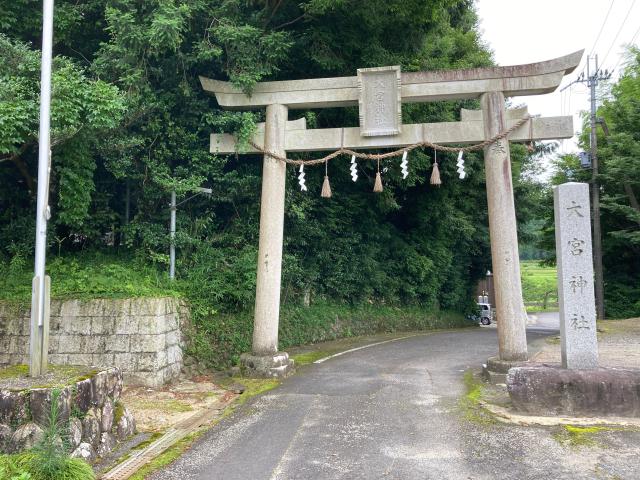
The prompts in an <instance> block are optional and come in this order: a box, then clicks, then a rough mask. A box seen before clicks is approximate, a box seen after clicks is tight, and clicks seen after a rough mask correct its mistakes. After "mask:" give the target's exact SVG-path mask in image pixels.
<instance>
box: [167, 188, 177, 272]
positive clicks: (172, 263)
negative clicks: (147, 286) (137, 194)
mask: <svg viewBox="0 0 640 480" xmlns="http://www.w3.org/2000/svg"><path fill="white" fill-rule="evenodd" d="M176 209H177V206H176V192H175V190H174V191H173V192H171V226H170V232H171V233H170V242H171V243H170V245H169V278H170V279H171V280H173V279H174V278H176V244H175V240H176Z"/></svg>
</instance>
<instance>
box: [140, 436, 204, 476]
mask: <svg viewBox="0 0 640 480" xmlns="http://www.w3.org/2000/svg"><path fill="white" fill-rule="evenodd" d="M204 432H205V430H198V431H197V432H193V433H190V434H189V435H187V436H186V437H184V438H183V439H181V440H178V442H176V443H175V444H174V445H173V446H172V447H169V448H168V449H167V450H165V451H164V452H162V453H161V454H160V455H158V456H157V457H156V458H154V459H153V460H151V461H150V462H149V463H147V464H146V465H145V466H144V467H142V468H141V469H140V470H138V471H137V472H136V473H134V474H133V475H132V476H131V477H129V479H130V480H144V479H145V478H146V477H147V476H148V475H150V474H152V473H153V472H155V471H156V470H159V469H161V468H163V467H166V466H167V465H169V464H170V463H173V462H174V461H176V460H177V459H178V458H179V457H180V456H181V455H182V454H183V453H184V452H186V451H187V450H188V449H189V447H191V445H192V444H193V442H195V441H196V440H197V439H198V438H200V437H201V436H202V434H203V433H204Z"/></svg>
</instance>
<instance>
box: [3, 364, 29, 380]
mask: <svg viewBox="0 0 640 480" xmlns="http://www.w3.org/2000/svg"><path fill="white" fill-rule="evenodd" d="M27 375H29V365H11V366H10V367H4V368H2V369H0V380H4V379H6V378H22V377H26V376H27Z"/></svg>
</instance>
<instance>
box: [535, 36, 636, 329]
mask: <svg viewBox="0 0 640 480" xmlns="http://www.w3.org/2000/svg"><path fill="white" fill-rule="evenodd" d="M598 117H601V118H603V119H604V120H605V122H606V125H607V128H608V131H609V134H608V135H605V132H604V131H603V130H602V129H600V128H598V132H597V135H598V151H599V155H598V158H599V161H600V165H599V173H600V175H599V177H598V182H599V183H600V186H601V224H602V243H603V264H604V280H605V310H606V315H607V317H613V318H627V317H637V316H640V205H639V202H638V195H640V162H639V161H638V158H640V51H639V50H638V49H637V48H631V49H630V50H629V53H628V59H627V66H626V68H625V70H624V73H623V75H622V76H621V78H620V80H619V81H618V82H617V83H616V84H615V85H612V86H611V92H610V94H609V95H608V96H607V97H606V98H605V100H604V102H603V104H602V106H601V107H599V108H598ZM590 131H591V129H590V127H589V123H588V118H585V123H584V126H583V129H582V133H581V136H580V142H581V145H582V147H583V148H584V149H585V150H588V148H589V134H590ZM555 167H556V168H555V171H556V173H555V175H554V177H553V178H552V182H551V183H552V184H554V185H557V184H560V183H563V182H567V181H578V182H589V181H590V180H591V170H585V169H583V168H581V167H580V162H579V160H578V158H577V157H576V156H573V155H567V156H562V157H560V158H558V160H557V161H556V162H555ZM552 202H553V200H552V194H551V192H548V196H547V200H546V202H545V204H546V206H547V209H546V211H547V212H550V213H552V208H551V206H552ZM548 215H549V213H547V216H548ZM552 234H553V219H552V218H550V217H548V219H547V226H546V237H545V238H544V239H543V245H542V246H543V247H546V248H547V249H549V250H553V236H552Z"/></svg>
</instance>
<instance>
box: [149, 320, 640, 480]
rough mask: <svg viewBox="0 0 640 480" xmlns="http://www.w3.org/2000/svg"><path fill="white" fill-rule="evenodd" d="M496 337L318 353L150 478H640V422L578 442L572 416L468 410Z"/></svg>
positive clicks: (470, 334)
mask: <svg viewBox="0 0 640 480" xmlns="http://www.w3.org/2000/svg"><path fill="white" fill-rule="evenodd" d="M545 335H548V333H547V334H545V333H541V332H539V331H531V332H529V340H530V342H532V344H540V343H542V344H544V337H545ZM496 342H497V339H496V336H495V330H494V329H489V328H482V329H480V328H478V329H473V330H467V331H461V332H455V333H451V332H446V333H436V334H432V335H425V336H418V337H412V338H408V339H404V340H399V341H396V342H391V343H386V344H382V345H378V346H374V347H371V348H366V349H362V350H358V351H355V352H352V353H349V354H346V355H342V356H340V357H336V358H333V359H330V360H328V361H326V362H324V363H321V364H316V365H310V366H309V367H307V368H304V369H302V371H301V372H300V373H298V374H297V375H295V376H293V377H291V378H289V379H288V380H287V381H285V382H284V383H283V384H282V386H281V387H279V388H277V389H276V390H273V391H271V392H269V393H267V394H265V395H263V396H260V397H258V398H256V399H254V400H253V401H250V402H248V403H247V404H246V405H245V406H244V407H243V408H241V409H239V410H238V411H237V413H236V414H234V415H232V416H231V417H229V418H227V419H225V420H223V421H222V422H221V423H219V424H218V425H216V426H215V427H214V428H213V429H211V430H210V431H209V432H208V433H207V434H205V435H204V436H203V437H202V438H201V439H200V440H199V441H198V442H196V443H195V444H194V446H193V447H192V448H191V449H190V450H189V451H187V452H186V454H185V455H183V456H182V457H181V458H180V459H179V460H178V461H176V462H175V463H174V464H173V465H171V466H169V467H168V468H166V469H165V470H163V471H160V472H158V473H156V474H155V475H153V476H151V477H150V478H153V479H162V480H173V479H176V480H177V479H180V480H189V479H203V480H204V479H224V480H233V479H242V480H245V479H255V480H258V479H377V478H380V479H387V478H391V479H402V480H405V479H408V480H411V479H416V480H417V479H420V480H424V479H438V480H440V479H452V480H460V479H462V480H471V479H472V480H485V479H486V480H489V479H491V480H493V479H518V480H522V479H545V480H547V479H623V480H626V479H629V480H631V479H634V480H635V479H638V478H640V463H639V462H638V461H637V459H638V458H639V457H638V456H639V454H640V432H638V431H630V430H619V429H605V430H603V431H599V432H597V433H593V434H589V435H586V436H585V437H584V438H583V440H584V441H582V442H575V444H573V445H572V442H571V441H570V440H571V439H570V437H569V436H567V432H566V430H564V427H523V426H514V425H504V424H496V423H490V422H484V423H483V422H480V423H478V422H475V421H471V420H469V419H468V418H469V417H468V416H466V415H465V412H464V409H461V407H460V399H461V398H463V397H464V396H465V393H466V391H465V387H464V385H463V382H462V377H463V372H465V371H467V370H468V369H477V368H478V367H479V366H480V364H481V363H482V362H484V361H485V360H486V358H487V357H489V356H491V355H495V353H496Z"/></svg>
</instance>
